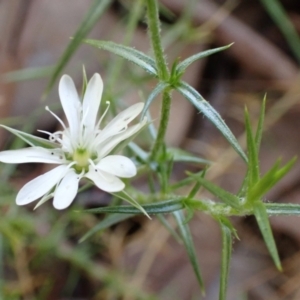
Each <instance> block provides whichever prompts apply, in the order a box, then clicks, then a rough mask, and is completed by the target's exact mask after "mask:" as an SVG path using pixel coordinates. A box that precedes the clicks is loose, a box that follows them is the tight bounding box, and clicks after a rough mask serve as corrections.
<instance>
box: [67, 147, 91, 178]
mask: <svg viewBox="0 0 300 300" xmlns="http://www.w3.org/2000/svg"><path fill="white" fill-rule="evenodd" d="M72 158H73V161H75V162H76V165H75V170H76V171H78V172H81V171H82V170H83V169H84V170H88V166H89V159H90V158H91V154H90V152H89V151H87V150H86V149H80V148H79V149H76V151H75V152H74V154H73V157H72Z"/></svg>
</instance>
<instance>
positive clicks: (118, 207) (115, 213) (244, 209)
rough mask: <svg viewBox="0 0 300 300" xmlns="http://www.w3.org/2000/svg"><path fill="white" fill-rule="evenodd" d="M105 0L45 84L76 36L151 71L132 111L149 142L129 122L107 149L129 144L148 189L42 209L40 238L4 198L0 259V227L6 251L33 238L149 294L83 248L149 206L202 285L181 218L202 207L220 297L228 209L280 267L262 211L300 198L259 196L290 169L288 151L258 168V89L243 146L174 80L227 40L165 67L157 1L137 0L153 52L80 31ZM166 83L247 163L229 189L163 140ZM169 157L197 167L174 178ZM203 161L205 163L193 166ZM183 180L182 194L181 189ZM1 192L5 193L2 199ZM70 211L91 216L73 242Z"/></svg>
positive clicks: (102, 276) (230, 236) (136, 293)
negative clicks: (57, 211)
mask: <svg viewBox="0 0 300 300" xmlns="http://www.w3.org/2000/svg"><path fill="white" fill-rule="evenodd" d="M262 1H263V2H264V3H265V6H266V7H267V8H268V9H269V10H270V13H271V14H272V15H273V16H274V18H281V21H282V20H285V19H286V16H285V15H284V12H283V10H282V9H281V8H280V5H279V4H278V3H277V1H272V2H273V3H275V6H274V7H273V8H272V9H271V7H270V6H269V4H267V2H268V1H264V0H262ZM110 3H111V1H109V0H105V1H99V0H95V1H94V2H93V4H92V5H91V7H90V10H89V12H88V13H87V15H86V17H85V18H84V20H83V22H82V23H81V25H80V26H79V28H78V30H77V32H76V33H75V35H74V37H73V38H72V40H71V41H70V43H69V45H68V47H67V48H66V50H65V52H64V53H63V55H62V57H61V59H60V60H59V62H58V63H57V65H56V67H55V68H54V69H53V68H51V69H50V71H51V79H50V82H49V85H48V88H47V92H48V91H49V90H50V89H51V87H52V86H53V84H54V83H55V81H56V79H57V78H58V76H59V74H60V73H61V71H62V70H63V68H64V67H65V65H66V64H67V63H68V61H69V59H70V58H71V57H72V55H73V54H74V52H75V51H76V49H77V48H78V47H79V45H80V43H85V44H87V45H90V46H93V47H96V48H98V49H100V50H105V51H109V52H110V53H113V54H115V55H117V56H118V57H119V58H121V59H125V60H127V61H129V62H131V63H134V64H135V65H137V66H138V67H140V68H141V69H143V70H144V71H146V72H147V73H148V74H150V76H152V77H153V78H154V79H155V80H156V81H157V83H156V86H155V87H154V89H153V90H152V91H151V92H150V93H149V95H148V97H147V99H146V101H145V106H144V109H143V111H142V113H141V120H144V117H145V116H146V117H147V118H148V122H149V124H148V125H149V126H148V127H149V128H148V132H147V134H148V135H149V136H150V142H148V144H147V143H146V144H145V145H143V146H140V145H139V144H138V143H137V142H136V143H134V142H132V139H133V138H135V136H136V135H138V134H139V132H138V133H137V134H135V135H134V136H132V138H131V139H127V140H125V141H123V142H122V143H120V144H119V145H118V147H116V148H115V149H114V151H113V153H117V152H119V151H121V150H123V149H124V148H125V147H126V146H128V149H129V150H128V153H129V155H130V156H131V158H132V160H134V161H135V162H136V164H137V165H138V173H139V174H140V175H145V174H146V176H147V180H148V186H149V191H148V192H141V191H140V190H139V188H135V187H133V186H132V185H131V184H130V182H129V181H126V183H127V188H126V192H125V191H121V192H118V193H112V196H114V197H115V199H117V201H115V202H111V203H110V204H109V205H107V206H102V207H96V208H92V209H86V210H77V211H76V213H75V214H72V213H70V214H69V215H66V217H60V218H58V217H57V215H53V216H52V215H51V217H49V218H51V222H53V224H54V225H53V228H51V230H49V232H48V236H47V239H46V240H44V241H41V237H40V236H38V233H37V232H36V231H35V224H34V222H33V221H32V220H31V218H30V217H29V214H28V213H27V212H25V211H24V213H23V215H22V217H21V218H19V217H18V218H19V219H18V222H17V221H16V216H17V214H16V211H14V209H12V208H10V209H9V211H8V213H7V214H6V215H5V216H4V217H3V219H2V220H1V221H0V234H1V235H0V259H2V260H3V258H2V257H1V251H2V248H1V247H3V245H2V239H3V237H5V239H6V240H7V241H8V242H7V243H8V244H9V247H10V249H11V250H12V252H13V251H17V249H19V248H18V247H20V249H23V248H24V244H25V242H26V240H25V239H28V240H31V239H34V244H33V246H34V247H35V251H37V252H41V253H43V254H41V255H46V253H51V254H52V255H53V256H54V257H55V260H58V261H64V262H69V263H71V264H72V266H74V268H73V269H74V270H73V272H74V274H76V270H77V269H81V270H83V271H84V272H86V273H87V274H88V275H89V276H91V277H92V278H94V279H97V280H99V281H101V283H102V284H103V285H104V286H105V287H107V288H110V289H111V290H112V291H113V295H112V297H111V298H113V297H115V298H120V297H122V296H123V295H127V296H128V298H132V299H154V297H152V296H149V295H146V294H145V293H144V291H143V290H139V289H134V288H132V287H130V286H129V285H128V283H127V279H126V278H123V277H124V276H123V275H120V274H119V273H116V272H115V271H114V270H110V269H108V268H106V267H105V266H102V265H101V266H99V265H94V262H93V258H94V256H95V255H94V254H93V253H92V251H91V250H90V248H92V246H91V245H92V244H90V243H94V242H95V241H94V239H93V237H95V236H97V237H99V236H100V235H101V233H102V232H103V231H104V230H106V229H108V228H111V226H113V225H116V224H117V223H119V222H122V221H125V220H127V219H129V218H131V217H133V216H136V215H140V214H143V215H145V216H147V217H148V218H149V219H150V215H156V217H157V218H158V219H159V220H160V222H161V223H162V225H163V226H165V228H166V229H167V230H168V231H169V232H170V233H171V235H172V236H173V237H174V238H175V239H176V240H177V241H178V242H179V243H183V245H184V247H185V249H186V253H187V255H188V257H189V260H190V263H191V265H192V267H193V270H194V273H195V276H196V279H197V281H198V283H199V286H200V288H201V290H202V292H203V293H204V283H203V278H202V275H201V272H200V267H199V263H198V259H197V255H196V249H195V246H194V242H193V236H192V233H191V231H190V224H189V222H190V221H191V220H193V217H194V216H195V214H197V213H199V212H202V213H205V214H207V215H209V216H211V217H212V218H213V219H215V220H216V221H217V222H218V224H219V226H220V230H221V234H222V250H221V258H222V262H221V272H220V274H221V276H220V290H219V300H225V299H226V291H227V285H228V276H229V269H230V259H231V254H232V244H233V240H234V238H236V239H238V236H237V233H236V230H235V228H234V227H233V225H232V224H231V222H230V220H229V217H231V216H241V217H242V216H248V215H253V216H254V217H255V218H256V220H257V223H258V227H259V229H260V232H261V234H262V237H263V239H264V241H265V244H266V246H267V248H268V251H269V253H270V255H271V257H272V259H273V261H274V263H275V265H276V267H277V268H278V269H279V270H281V263H280V259H279V255H278V252H277V248H276V244H275V240H274V237H273V233H272V229H271V226H270V222H269V217H270V216H274V215H300V205H297V204H282V203H269V202H266V201H265V197H266V194H267V193H268V191H269V190H270V189H271V188H272V187H274V186H275V185H276V184H277V183H278V182H279V181H280V180H281V179H282V178H283V177H284V176H285V175H286V174H287V173H288V172H289V171H290V170H291V168H292V167H293V165H294V164H295V158H294V159H291V160H290V161H288V162H287V163H286V164H285V165H283V166H282V167H281V166H280V160H277V162H275V164H274V165H273V166H272V167H271V168H270V169H269V170H268V171H267V172H266V173H265V174H264V175H261V173H260V162H259V149H260V144H261V139H262V133H263V123H264V116H265V106H266V98H264V99H263V102H262V107H261V112H260V116H259V120H258V125H257V129H256V131H254V130H253V129H252V125H251V122H250V117H249V113H248V111H247V109H245V131H246V140H247V155H246V154H245V152H244V150H243V149H242V147H241V146H240V144H239V143H238V141H237V139H236V138H235V136H234V134H233V133H232V132H231V130H230V128H229V127H228V126H227V124H226V123H225V121H224V120H223V119H222V117H221V116H220V114H219V113H218V112H217V111H216V110H215V109H214V108H213V107H212V106H211V105H210V103H208V102H207V101H206V100H205V99H204V98H203V97H202V96H201V94H200V93H199V92H198V91H197V90H196V89H195V88H193V87H192V86H190V85H189V84H187V83H186V82H184V81H182V80H181V78H182V76H183V74H184V72H185V71H186V69H187V68H188V67H189V66H190V65H191V64H192V63H194V62H195V61H197V60H198V59H202V58H205V57H207V56H209V55H212V54H214V53H217V52H219V51H223V50H226V49H228V48H229V47H231V46H232V44H230V45H227V46H224V47H219V48H216V49H211V50H207V51H203V52H200V53H196V54H194V55H192V56H190V57H188V58H187V59H185V60H183V61H181V62H180V61H179V59H175V61H174V62H173V63H172V67H171V69H169V67H168V64H167V61H166V56H165V53H164V50H163V47H162V44H163V43H162V39H161V36H160V30H161V28H160V27H161V26H160V21H159V14H158V5H157V4H158V3H157V1H156V0H146V1H145V4H146V8H147V22H148V32H149V38H150V42H151V46H152V50H153V54H154V55H153V56H154V57H153V58H152V57H150V56H149V55H147V54H145V53H143V52H141V51H139V50H136V49H134V48H132V47H129V46H124V45H122V44H117V43H114V42H111V41H99V40H92V39H85V38H86V36H87V34H88V33H89V31H90V30H91V29H92V28H93V26H94V25H95V23H96V22H97V20H98V18H99V17H100V16H101V15H102V14H103V13H104V11H105V10H106V9H107V8H108V6H109V4H110ZM141 4H142V1H140V2H139V5H140V6H141ZM140 9H141V7H139V9H137V11H135V13H134V17H133V21H132V24H135V25H136V23H137V16H139V14H140ZM282 24H283V22H282ZM131 26H133V25H131ZM288 27H289V28H288ZM281 30H282V31H283V32H284V33H285V35H286V37H287V38H288V39H289V41H290V42H291V40H292V39H293V37H294V34H293V30H291V27H290V25H289V23H287V24H285V25H281ZM132 32H133V28H131V33H132ZM296 43H297V41H296ZM294 45H295V42H294ZM111 68H112V71H111V72H112V75H111V78H113V79H111V81H112V82H114V81H115V82H116V78H117V75H116V73H118V71H120V70H121V67H118V66H114V67H111ZM47 72H49V69H47ZM45 74H46V73H45V70H43V69H41V70H31V71H30V72H27V73H26V72H25V73H22V72H21V73H12V74H8V75H7V76H6V80H7V81H16V80H22V79H30V78H35V77H37V76H39V77H42V76H45ZM83 74H84V76H83V93H84V91H85V88H86V85H87V79H86V78H87V76H86V73H85V70H83ZM26 76H27V77H26ZM147 78H148V77H147ZM110 89H111V87H110ZM173 91H177V92H179V93H180V94H181V95H182V96H183V97H184V98H185V100H187V101H189V103H191V104H192V105H193V106H194V107H195V108H196V109H197V111H199V112H201V113H202V114H203V115H204V116H205V117H206V118H207V119H208V120H209V121H210V122H211V123H212V124H213V125H214V126H215V127H216V128H217V129H218V131H219V132H220V133H221V134H222V135H223V136H224V137H225V139H226V140H227V141H228V143H229V144H230V145H231V147H232V148H233V149H234V150H235V151H236V152H237V153H238V154H239V156H240V157H241V158H242V159H243V161H244V163H245V164H246V165H247V172H246V174H245V178H244V180H243V183H242V185H241V188H240V190H239V192H238V193H236V194H233V193H230V192H228V191H226V190H224V189H223V188H221V187H220V186H218V185H216V184H214V183H213V182H211V181H210V180H208V179H207V178H205V176H206V174H207V173H208V172H209V167H210V165H211V164H212V162H210V161H208V160H206V159H204V158H201V157H198V156H195V155H194V154H193V153H190V152H188V151H186V150H182V149H180V148H173V147H168V146H167V144H166V142H165V135H166V130H167V127H168V123H169V113H170V109H171V106H172V94H171V93H172V92H173ZM109 93H112V91H109ZM160 95H162V97H161V104H162V105H161V114H160V120H159V121H160V123H159V127H158V129H157V131H156V130H155V129H154V127H153V124H152V123H151V122H152V121H151V119H150V118H149V115H150V113H149V108H150V106H151V105H152V103H153V101H154V100H155V99H157V98H158V97H159V96H160ZM110 97H111V98H112V99H113V100H115V98H117V97H116V96H115V95H113V93H112V94H111V95H109V99H110ZM112 102H113V105H115V104H117V101H112ZM115 102H116V103H115ZM115 111H116V109H115ZM0 126H1V127H3V128H4V129H6V130H8V131H10V132H11V133H12V134H14V135H15V136H17V137H18V138H20V139H21V140H22V141H23V142H25V143H26V144H28V145H29V146H40V147H44V148H50V149H51V148H56V147H58V145H57V144H56V143H52V142H50V141H48V140H46V139H42V138H39V137H36V136H33V135H31V134H28V133H24V132H22V131H20V130H16V129H13V128H10V127H8V126H5V125H0ZM178 162H179V163H187V165H186V168H189V166H190V164H192V165H193V167H194V168H196V167H197V168H198V172H197V173H191V172H186V177H185V178H183V179H180V180H178V181H176V182H173V181H174V178H173V176H172V175H173V173H174V166H176V164H177V163H178ZM203 167H204V168H205V169H202V168H203ZM199 168H200V171H199ZM13 171H14V170H12V169H10V170H5V169H3V170H1V179H6V178H7V177H8V176H10V175H12V173H13ZM1 185H3V186H4V185H5V184H3V183H1ZM90 186H91V185H90V184H87V185H86V186H84V187H82V188H81V189H80V192H83V191H84V190H86V189H87V188H89V187H90ZM202 189H206V190H207V191H209V192H210V193H211V194H212V195H214V196H215V197H216V198H217V199H218V200H220V201H215V200H214V199H210V198H209V197H208V198H207V197H206V198H204V197H203V194H202ZM182 190H183V193H184V195H182ZM1 191H2V192H3V193H2V199H1V201H2V202H3V203H2V204H3V205H7V203H9V202H11V201H12V198H13V195H14V194H15V192H14V190H13V188H12V187H11V186H6V187H5V188H4V187H2V186H1ZM81 195H83V194H81ZM6 198H7V199H8V200H5V199H6ZM124 202H127V203H128V204H129V205H123V203H124ZM3 211H4V210H3ZM169 213H171V214H172V215H173V216H174V218H175V220H176V223H177V226H174V224H172V222H169V219H167V218H166V217H165V216H164V214H169ZM98 214H106V215H105V217H104V218H103V219H101V220H99V219H96V218H98V217H99V216H98ZM40 218H41V220H39V222H41V223H42V224H43V221H44V220H43V215H42V216H41V217H40ZM77 218H83V219H84V218H92V220H93V221H91V219H88V220H87V221H86V224H92V225H89V226H86V225H83V224H85V222H82V223H80V224H81V226H78V227H77V226H76V230H75V231H76V234H75V237H76V238H78V239H79V237H81V238H80V239H79V241H80V242H85V243H82V244H80V245H78V247H74V246H73V245H70V243H69V241H68V234H69V235H71V234H73V232H72V231H71V230H70V229H69V228H67V224H70V223H72V222H74V220H77ZM95 219H96V221H95ZM82 227H84V228H82ZM86 227H88V228H86ZM61 228H66V231H64V230H61ZM24 236H26V238H24ZM1 237H2V238H1ZM96 246H97V247H98V248H101V247H103V245H100V244H99V243H98V244H97V245H96ZM98 248H97V251H98ZM15 253H17V252H15ZM37 260H39V259H37ZM0 272H1V270H0ZM71 281H72V280H71ZM0 284H1V283H0ZM0 292H1V286H0ZM45 294H46V293H45ZM1 296H3V295H1V294H0V298H1Z"/></svg>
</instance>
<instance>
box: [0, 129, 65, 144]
mask: <svg viewBox="0 0 300 300" xmlns="http://www.w3.org/2000/svg"><path fill="white" fill-rule="evenodd" d="M0 127H3V128H4V129H6V130H8V131H9V132H11V133H12V134H14V135H16V136H17V137H19V138H20V139H22V140H23V141H24V142H25V143H27V144H28V145H30V146H32V147H34V146H39V147H43V148H47V149H54V148H58V147H59V145H58V144H56V143H53V142H50V141H49V140H46V139H43V138H40V137H37V136H34V135H32V134H29V133H26V132H23V131H20V130H17V129H14V128H11V127H8V126H5V125H0Z"/></svg>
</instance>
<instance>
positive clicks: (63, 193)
mask: <svg viewBox="0 0 300 300" xmlns="http://www.w3.org/2000/svg"><path fill="white" fill-rule="evenodd" d="M79 180H80V176H79V175H78V174H76V173H75V171H74V170H73V169H70V170H69V171H68V173H67V174H66V175H65V176H64V178H63V179H62V181H61V182H60V183H59V185H58V186H57V188H56V190H55V193H54V200H53V206H54V207H55V208H56V209H65V208H67V207H68V206H70V204H71V203H72V201H73V200H74V198H75V196H76V194H77V191H78V182H79Z"/></svg>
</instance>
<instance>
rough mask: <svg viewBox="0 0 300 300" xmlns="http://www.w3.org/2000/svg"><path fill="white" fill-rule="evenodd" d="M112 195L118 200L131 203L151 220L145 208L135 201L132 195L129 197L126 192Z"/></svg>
mask: <svg viewBox="0 0 300 300" xmlns="http://www.w3.org/2000/svg"><path fill="white" fill-rule="evenodd" d="M111 194H112V195H114V196H115V197H117V198H120V199H122V200H124V201H126V202H128V203H130V204H131V205H132V206H133V207H135V208H137V209H138V210H140V211H141V212H142V213H143V214H145V215H146V216H147V217H148V218H149V219H151V218H150V217H149V215H148V214H147V212H146V211H145V210H144V208H143V207H142V206H141V205H140V204H139V203H138V202H137V201H136V200H135V199H133V198H132V197H131V196H130V195H128V194H127V193H126V192H125V191H120V192H116V193H111Z"/></svg>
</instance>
